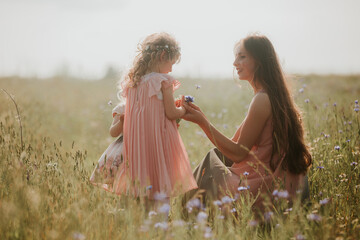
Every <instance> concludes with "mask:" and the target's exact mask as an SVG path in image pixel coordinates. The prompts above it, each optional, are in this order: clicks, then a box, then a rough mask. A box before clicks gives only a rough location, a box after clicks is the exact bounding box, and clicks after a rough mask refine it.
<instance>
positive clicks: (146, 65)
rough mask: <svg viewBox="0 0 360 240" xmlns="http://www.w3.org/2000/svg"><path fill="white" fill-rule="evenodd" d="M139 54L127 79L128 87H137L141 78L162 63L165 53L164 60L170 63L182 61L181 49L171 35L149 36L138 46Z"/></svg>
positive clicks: (158, 34) (154, 34)
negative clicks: (162, 56) (162, 55)
mask: <svg viewBox="0 0 360 240" xmlns="http://www.w3.org/2000/svg"><path fill="white" fill-rule="evenodd" d="M138 51H139V54H138V55H137V56H136V57H135V60H134V63H133V66H132V67H131V68H130V70H129V71H128V73H127V74H126V76H124V77H125V78H128V80H127V84H129V85H128V87H136V85H137V84H138V83H139V81H140V78H141V77H142V76H144V75H145V74H146V73H147V71H148V70H149V69H151V68H153V67H155V66H156V64H157V63H158V62H159V61H160V56H161V54H162V53H163V52H165V54H164V59H165V60H169V61H173V60H175V61H177V62H178V61H179V60H180V55H181V54H180V47H179V44H178V42H177V41H176V40H175V38H174V37H172V36H171V35H170V34H168V33H165V32H162V33H153V34H151V35H149V36H147V37H146V38H145V39H144V41H143V42H142V43H140V44H139V45H138Z"/></svg>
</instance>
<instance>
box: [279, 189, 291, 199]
mask: <svg viewBox="0 0 360 240" xmlns="http://www.w3.org/2000/svg"><path fill="white" fill-rule="evenodd" d="M277 196H278V197H279V198H288V197H289V193H288V191H286V190H285V191H280V192H279V193H278V194H277Z"/></svg>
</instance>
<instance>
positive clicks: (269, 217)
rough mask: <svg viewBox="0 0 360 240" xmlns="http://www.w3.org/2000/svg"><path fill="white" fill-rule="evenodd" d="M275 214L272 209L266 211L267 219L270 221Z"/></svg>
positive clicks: (265, 216)
mask: <svg viewBox="0 0 360 240" xmlns="http://www.w3.org/2000/svg"><path fill="white" fill-rule="evenodd" d="M273 215H274V213H273V212H271V211H270V212H266V213H264V218H265V221H270V220H271V218H272V216H273Z"/></svg>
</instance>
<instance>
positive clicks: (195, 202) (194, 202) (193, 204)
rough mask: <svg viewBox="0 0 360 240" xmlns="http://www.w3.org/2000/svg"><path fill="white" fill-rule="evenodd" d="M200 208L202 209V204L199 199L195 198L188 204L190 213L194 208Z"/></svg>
mask: <svg viewBox="0 0 360 240" xmlns="http://www.w3.org/2000/svg"><path fill="white" fill-rule="evenodd" d="M200 207H201V202H200V200H199V199H198V198H194V199H192V200H190V201H188V202H187V204H186V208H187V209H188V211H189V212H192V210H193V208H200Z"/></svg>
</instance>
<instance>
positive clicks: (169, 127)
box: [114, 72, 197, 199]
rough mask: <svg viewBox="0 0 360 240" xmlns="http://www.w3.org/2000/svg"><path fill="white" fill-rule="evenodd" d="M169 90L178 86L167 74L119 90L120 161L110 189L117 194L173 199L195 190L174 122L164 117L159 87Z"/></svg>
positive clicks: (149, 76) (151, 76)
mask: <svg viewBox="0 0 360 240" xmlns="http://www.w3.org/2000/svg"><path fill="white" fill-rule="evenodd" d="M162 82H164V84H165V87H172V88H173V90H175V89H177V88H178V87H179V86H180V83H179V82H178V81H177V80H175V79H174V78H173V77H171V76H170V75H168V74H161V73H155V72H152V73H149V74H146V75H144V76H143V77H142V78H141V81H140V83H139V84H138V86H136V87H126V81H125V83H124V84H125V87H124V88H123V93H122V95H123V97H125V98H126V107H125V118H124V131H123V132H124V152H123V154H124V161H125V165H124V168H123V169H121V171H118V173H117V176H116V179H115V183H114V187H115V192H116V193H117V194H122V193H126V194H129V195H133V196H136V197H137V196H148V197H149V198H150V199H152V198H154V195H155V193H162V194H163V195H165V196H166V197H171V196H176V195H179V194H182V193H185V192H186V191H189V190H191V189H194V188H197V184H196V181H195V179H194V177H193V174H192V169H191V167H190V163H189V160H188V155H187V153H186V150H185V147H184V144H183V142H182V140H181V136H180V134H179V132H178V128H177V124H176V121H175V120H169V119H168V118H167V117H166V116H165V108H164V103H163V97H162V92H161V83H162Z"/></svg>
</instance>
